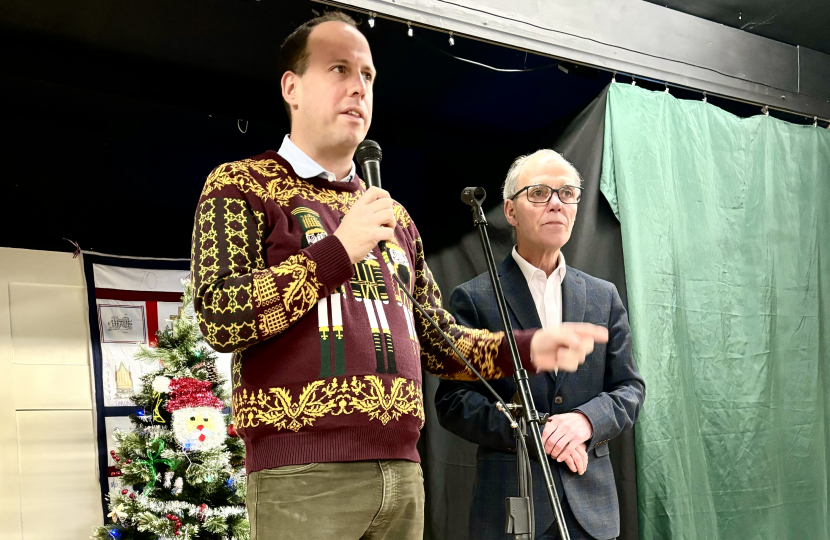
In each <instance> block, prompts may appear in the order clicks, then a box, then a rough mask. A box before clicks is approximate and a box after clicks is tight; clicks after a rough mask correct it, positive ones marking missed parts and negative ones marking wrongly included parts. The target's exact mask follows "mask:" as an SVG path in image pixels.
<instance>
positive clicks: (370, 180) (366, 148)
mask: <svg viewBox="0 0 830 540" xmlns="http://www.w3.org/2000/svg"><path fill="white" fill-rule="evenodd" d="M354 157H355V158H356V159H357V162H358V163H359V164H360V170H361V171H363V179H364V180H366V187H376V188H379V187H380V162H381V160H382V159H383V152H381V151H380V145H379V144H378V143H376V142H375V141H371V140H369V139H366V140H364V141H363V142H362V143H360V144H359V145H357V150H356V151H355V153H354ZM378 247H379V248H380V252H381V253H382V254H383V258H384V259H388V257H387V256H386V242H385V241H383V240H381V241H380V242H378ZM386 263H387V264H389V261H388V260H387V261H386Z"/></svg>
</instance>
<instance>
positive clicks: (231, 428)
mask: <svg viewBox="0 0 830 540" xmlns="http://www.w3.org/2000/svg"><path fill="white" fill-rule="evenodd" d="M228 436H229V437H239V435H237V434H236V428H235V427H234V425H233V424H228Z"/></svg>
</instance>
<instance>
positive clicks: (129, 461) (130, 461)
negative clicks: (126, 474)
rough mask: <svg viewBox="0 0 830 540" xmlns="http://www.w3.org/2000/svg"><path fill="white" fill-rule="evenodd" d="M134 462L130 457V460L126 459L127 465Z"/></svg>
mask: <svg viewBox="0 0 830 540" xmlns="http://www.w3.org/2000/svg"><path fill="white" fill-rule="evenodd" d="M132 462H133V460H131V459H128V460H127V461H125V462H124V463H126V464H127V465H129V464H131V463H132Z"/></svg>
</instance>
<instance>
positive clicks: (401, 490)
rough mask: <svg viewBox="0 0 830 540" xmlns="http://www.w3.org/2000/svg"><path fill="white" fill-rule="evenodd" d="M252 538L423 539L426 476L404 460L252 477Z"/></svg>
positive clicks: (292, 469)
mask: <svg viewBox="0 0 830 540" xmlns="http://www.w3.org/2000/svg"><path fill="white" fill-rule="evenodd" d="M246 504H247V507H248V518H249V519H250V522H251V540H300V539H303V540H335V539H337V540H340V539H342V540H422V538H423V532H424V477H423V473H422V472H421V466H420V465H419V464H417V463H413V462H411V461H404V460H380V461H378V460H375V461H354V462H339V463H310V464H308V465H287V466H285V467H277V468H275V469H266V470H262V471H257V472H254V473H251V474H250V475H249V476H248V496H247V503H246Z"/></svg>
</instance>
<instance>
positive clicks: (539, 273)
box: [513, 246, 565, 328]
mask: <svg viewBox="0 0 830 540" xmlns="http://www.w3.org/2000/svg"><path fill="white" fill-rule="evenodd" d="M513 260H515V261H516V264H518V265H519V269H520V270H521V271H522V274H524V277H525V279H526V280H527V286H528V288H529V289H530V295H531V296H532V297H533V303H534V304H536V312H537V313H538V314H539V320H540V321H541V322H542V328H552V327H554V326H559V325H560V324H562V281H563V280H564V279H565V256H564V255H562V252H561V251H560V252H559V264H557V266H556V270H554V271H553V273H552V274H551V275H550V276H547V275H545V272H544V270H541V269H539V268H536V267H535V266H533V265H532V264H530V263H529V262H527V261H526V260H525V259H524V258H523V257H522V256H521V255H519V252H518V251H517V250H516V246H513Z"/></svg>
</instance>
